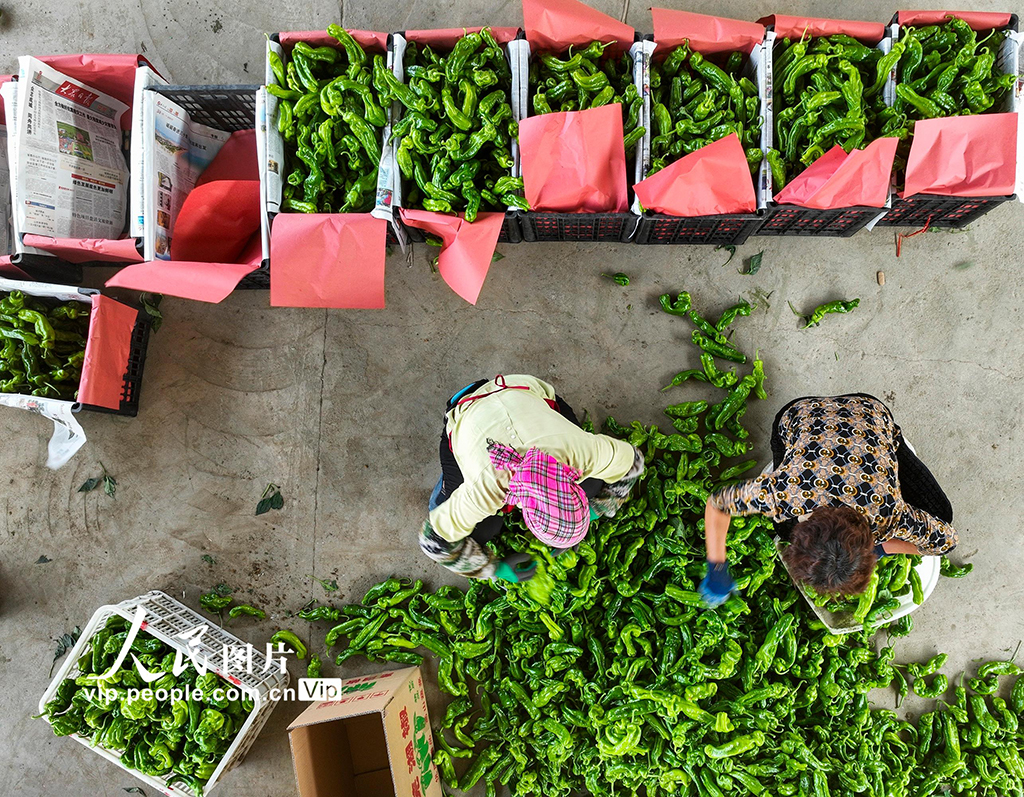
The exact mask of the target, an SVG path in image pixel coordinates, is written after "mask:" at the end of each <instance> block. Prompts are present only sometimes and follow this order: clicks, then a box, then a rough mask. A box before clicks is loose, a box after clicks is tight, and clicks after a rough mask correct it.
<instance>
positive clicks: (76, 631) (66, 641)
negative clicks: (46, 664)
mask: <svg viewBox="0 0 1024 797" xmlns="http://www.w3.org/2000/svg"><path fill="white" fill-rule="evenodd" d="M81 635H82V629H81V628H79V627H78V626H77V625H76V626H75V627H74V628H72V629H71V633H68V634H61V635H60V636H59V637H56V638H55V639H54V641H55V642H56V643H57V649H56V650H55V651H54V652H53V663H52V664H51V665H50V675H53V668H54V667H56V666H57V662H58V661H60V659H61V657H62V656H63V655H64V654H65V653H67V652H68V651H69V650H71V648H73V647H74V646H75V643H76V642H77V641H78V638H79V637H80V636H81Z"/></svg>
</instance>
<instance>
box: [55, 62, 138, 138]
mask: <svg viewBox="0 0 1024 797" xmlns="http://www.w3.org/2000/svg"><path fill="white" fill-rule="evenodd" d="M38 58H39V60H40V61H42V62H43V63H44V64H49V65H50V66H52V67H53V68H54V69H56V70H58V71H60V72H63V73H64V74H65V75H68V76H69V77H73V78H74V79H75V80H80V81H81V82H82V83H85V84H87V85H89V86H92V87H93V88H95V89H99V90H100V91H102V92H103V93H104V94H109V95H110V96H111V97H115V98H116V99H119V100H120V101H121V102H123V103H124V104H125V105H127V106H128V107H129V108H131V107H132V103H133V101H134V96H135V70H136V69H137V68H138V66H139V65H140V64H146V65H147V66H149V67H151V68H152V66H153V65H152V64H150V63H149V61H147V60H146V59H145V58H143V57H142V56H141V55H127V54H116V55H41V56H38ZM154 71H156V70H154ZM131 126H132V115H131V114H130V113H126V114H124V116H122V117H121V127H122V129H124V130H130V129H131Z"/></svg>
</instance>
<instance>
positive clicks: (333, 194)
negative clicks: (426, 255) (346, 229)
mask: <svg viewBox="0 0 1024 797" xmlns="http://www.w3.org/2000/svg"><path fill="white" fill-rule="evenodd" d="M327 32H328V33H329V34H330V35H331V36H332V37H334V39H336V40H337V42H338V47H329V46H320V47H313V46H312V45H311V44H309V43H307V42H296V44H295V46H294V47H293V48H292V51H291V53H290V55H288V54H286V55H285V56H284V57H282V56H279V55H277V54H276V53H274V52H271V53H270V54H269V55H268V60H269V63H270V68H271V71H272V72H273V74H274V78H275V80H276V81H277V84H276V85H275V84H270V85H268V86H267V92H268V93H269V94H271V95H273V96H274V97H276V98H277V100H278V103H277V120H276V127H277V130H278V132H280V133H281V136H282V138H283V139H284V141H285V160H286V168H285V174H286V178H285V186H284V201H283V204H282V207H283V209H284V210H286V211H295V212H298V213H363V212H368V211H369V210H371V209H372V208H373V204H374V201H375V198H376V188H377V167H378V164H379V162H380V154H381V134H382V129H383V127H384V126H385V124H386V123H387V114H386V112H385V110H384V109H385V108H386V107H387V106H388V105H389V104H390V96H391V88H390V86H389V85H388V84H387V82H386V80H384V79H383V78H382V77H381V74H380V73H381V71H383V72H387V68H386V67H385V66H384V57H383V56H382V55H375V56H373V58H372V59H371V58H370V56H369V55H368V54H367V53H366V51H365V50H363V48H362V47H361V46H360V44H359V43H358V42H357V41H356V40H355V39H354V38H353V37H352V34H350V33H349V32H348V31H346V30H344V29H343V28H341V27H340V26H339V25H329V26H328V27H327Z"/></svg>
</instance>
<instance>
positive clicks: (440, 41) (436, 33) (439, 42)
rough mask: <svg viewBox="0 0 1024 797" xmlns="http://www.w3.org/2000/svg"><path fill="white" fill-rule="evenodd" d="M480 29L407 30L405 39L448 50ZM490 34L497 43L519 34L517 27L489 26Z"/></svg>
mask: <svg viewBox="0 0 1024 797" xmlns="http://www.w3.org/2000/svg"><path fill="white" fill-rule="evenodd" d="M481 30H482V28H480V27H476V28H441V29H440V30H407V31H406V32H405V38H406V40H407V41H411V42H416V43H417V44H428V45H430V46H431V47H433V48H437V49H440V50H450V49H451V48H452V47H454V46H455V42H457V41H458V40H459V39H461V38H462V37H463V36H465V35H467V34H469V33H479V32H480V31H481ZM491 35H492V36H494V40H495V41H496V42H498V44H507V43H508V42H510V41H512V40H513V39H514V38H515V37H516V36H518V35H519V28H491Z"/></svg>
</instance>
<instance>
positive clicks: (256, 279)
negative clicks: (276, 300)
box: [235, 260, 270, 291]
mask: <svg viewBox="0 0 1024 797" xmlns="http://www.w3.org/2000/svg"><path fill="white" fill-rule="evenodd" d="M235 290H236V291H266V290H270V261H269V260H264V261H263V262H262V263H261V264H260V267H259V268H258V269H256V270H255V271H253V272H250V273H249V274H246V275H245V276H244V277H242V279H241V280H240V281H239V283H238V285H237V286H236V287H235Z"/></svg>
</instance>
